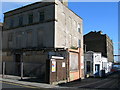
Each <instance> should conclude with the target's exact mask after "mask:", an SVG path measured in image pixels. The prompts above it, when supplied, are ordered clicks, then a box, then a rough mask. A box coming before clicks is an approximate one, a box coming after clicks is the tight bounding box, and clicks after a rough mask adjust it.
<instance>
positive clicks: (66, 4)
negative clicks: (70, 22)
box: [60, 0, 68, 6]
mask: <svg viewBox="0 0 120 90" xmlns="http://www.w3.org/2000/svg"><path fill="white" fill-rule="evenodd" d="M60 1H61V2H62V3H63V4H64V5H65V6H68V0H60Z"/></svg>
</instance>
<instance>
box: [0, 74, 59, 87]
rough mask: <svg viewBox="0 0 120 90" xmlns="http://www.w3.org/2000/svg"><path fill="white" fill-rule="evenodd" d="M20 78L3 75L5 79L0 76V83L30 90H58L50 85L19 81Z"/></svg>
mask: <svg viewBox="0 0 120 90" xmlns="http://www.w3.org/2000/svg"><path fill="white" fill-rule="evenodd" d="M20 79H21V77H18V76H11V75H5V78H2V75H0V81H3V83H4V82H7V83H8V84H10V83H12V84H17V85H19V86H20V85H24V86H28V87H32V88H60V87H59V86H57V85H50V84H45V83H37V82H27V81H20Z"/></svg>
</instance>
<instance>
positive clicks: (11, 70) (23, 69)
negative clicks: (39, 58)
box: [2, 62, 46, 79]
mask: <svg viewBox="0 0 120 90" xmlns="http://www.w3.org/2000/svg"><path fill="white" fill-rule="evenodd" d="M45 69H46V65H45V64H42V63H39V64H37V63H25V62H21V63H20V62H2V76H3V78H4V76H5V75H14V76H20V77H21V79H23V77H37V78H41V79H44V78H45Z"/></svg>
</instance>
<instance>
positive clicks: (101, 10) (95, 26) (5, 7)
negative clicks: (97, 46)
mask: <svg viewBox="0 0 120 90" xmlns="http://www.w3.org/2000/svg"><path fill="white" fill-rule="evenodd" d="M29 3H31V2H3V3H2V4H0V7H2V10H0V14H1V15H0V22H2V21H3V17H4V15H3V13H4V12H7V11H10V10H13V9H15V8H18V7H21V6H25V5H27V4H29ZM1 5H2V6H1ZM68 5H69V6H68V7H69V8H70V9H71V10H72V11H74V12H75V13H76V14H77V15H78V16H80V17H82V19H83V28H84V34H87V33H88V32H90V31H99V30H101V31H102V32H103V34H107V35H108V36H109V37H110V38H111V39H112V40H113V43H114V54H118V3H117V2H69V4H68ZM1 11H2V12H1ZM115 59H117V58H115Z"/></svg>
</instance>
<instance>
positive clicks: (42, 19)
mask: <svg viewBox="0 0 120 90" xmlns="http://www.w3.org/2000/svg"><path fill="white" fill-rule="evenodd" d="M44 19H45V16H44V11H42V12H39V20H40V22H41V21H44Z"/></svg>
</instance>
